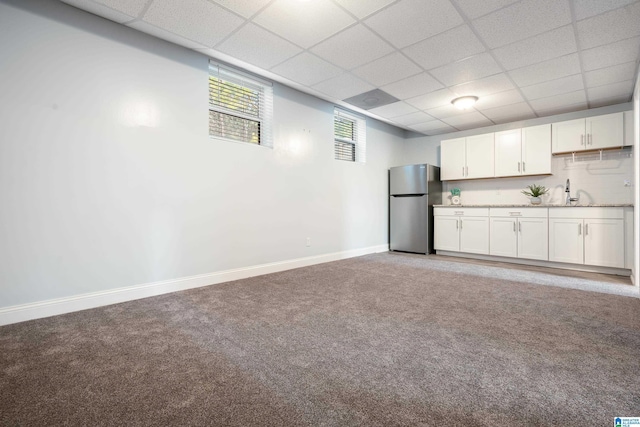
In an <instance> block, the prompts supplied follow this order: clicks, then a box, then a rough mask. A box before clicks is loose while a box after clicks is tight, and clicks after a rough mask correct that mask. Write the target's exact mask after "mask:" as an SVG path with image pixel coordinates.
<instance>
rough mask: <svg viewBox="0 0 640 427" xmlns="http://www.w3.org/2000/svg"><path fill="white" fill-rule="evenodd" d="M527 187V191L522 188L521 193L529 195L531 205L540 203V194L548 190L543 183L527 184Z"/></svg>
mask: <svg viewBox="0 0 640 427" xmlns="http://www.w3.org/2000/svg"><path fill="white" fill-rule="evenodd" d="M527 189H528V191H527V190H522V194H524V195H525V196H528V197H531V204H532V205H539V204H540V203H542V199H540V196H542V195H543V194H547V193H548V192H549V190H548V189H547V188H545V186H544V185H536V184H531V185H528V186H527Z"/></svg>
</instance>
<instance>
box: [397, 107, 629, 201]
mask: <svg viewBox="0 0 640 427" xmlns="http://www.w3.org/2000/svg"><path fill="white" fill-rule="evenodd" d="M631 108H632V104H631V103H628V104H619V105H613V106H609V107H603V108H597V109H592V110H585V111H578V112H573V113H566V114H560V115H556V116H549V117H541V118H536V119H531V120H524V121H520V122H514V123H508V124H503V125H497V126H488V127H485V128H481V129H473V130H468V131H462V132H455V133H450V134H445V135H437V136H431V137H426V136H422V137H420V136H415V135H414V136H413V137H412V138H408V139H407V141H406V144H405V152H404V160H403V162H404V163H420V162H427V163H434V164H440V142H441V141H442V140H443V139H451V138H457V137H462V136H469V135H477V134H482V133H487V132H497V131H502V130H507V129H514V128H520V127H525V126H535V125H539V124H545V123H553V122H558V121H563V120H571V119H575V118H580V117H589V116H595V115H599V114H607V113H612V112H617V111H628V110H630V109H631ZM627 131H629V132H628V133H629V134H631V133H632V131H633V130H632V126H628V128H627ZM631 138H632V136H631V135H629V139H631ZM633 151H636V152H637V150H631V149H629V148H625V149H624V150H621V151H605V152H603V160H601V159H600V158H599V155H598V154H597V153H584V154H578V155H576V156H575V158H574V157H573V156H572V155H571V154H568V155H555V156H553V159H552V162H551V172H552V175H546V176H545V175H542V176H528V177H521V178H495V179H481V180H463V181H449V182H446V183H445V184H444V185H443V190H444V193H443V200H445V203H450V201H449V199H448V198H447V197H448V195H449V193H448V191H449V190H450V189H451V188H460V190H461V199H462V202H463V203H464V204H487V203H496V204H506V203H522V204H527V203H529V199H528V198H527V197H526V196H524V195H523V194H522V193H521V191H522V190H523V189H524V188H525V187H526V186H527V185H530V184H534V183H535V184H539V185H544V186H545V187H547V188H549V189H550V190H551V191H550V192H549V194H548V195H546V196H545V197H544V199H543V202H544V203H564V199H565V197H566V194H565V192H564V189H565V183H566V180H567V179H570V180H571V195H572V197H575V196H576V195H577V196H578V197H579V198H580V203H585V204H586V203H634V188H636V187H631V186H625V181H630V182H632V180H633V179H634V164H633V162H634V161H633Z"/></svg>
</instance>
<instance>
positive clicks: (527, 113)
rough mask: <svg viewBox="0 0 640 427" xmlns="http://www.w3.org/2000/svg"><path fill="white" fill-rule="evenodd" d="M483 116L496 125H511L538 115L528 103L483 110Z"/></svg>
mask: <svg viewBox="0 0 640 427" xmlns="http://www.w3.org/2000/svg"><path fill="white" fill-rule="evenodd" d="M482 114H484V115H485V116H487V117H488V118H489V119H491V120H492V121H493V122H494V123H509V122H514V121H516V120H525V119H531V118H534V117H535V116H536V115H535V113H534V112H533V110H532V109H531V107H529V104H527V103H526V102H519V103H517V104H511V105H503V106H502V107H495V108H487V109H485V110H482Z"/></svg>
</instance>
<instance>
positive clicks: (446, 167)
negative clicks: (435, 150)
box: [440, 138, 466, 181]
mask: <svg viewBox="0 0 640 427" xmlns="http://www.w3.org/2000/svg"><path fill="white" fill-rule="evenodd" d="M465 166H466V159H465V138H458V139H448V140H444V141H442V143H441V144H440V178H441V179H442V180H443V181H447V180H451V179H464V177H465Z"/></svg>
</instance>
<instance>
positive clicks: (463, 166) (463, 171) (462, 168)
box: [462, 166, 464, 176]
mask: <svg viewBox="0 0 640 427" xmlns="http://www.w3.org/2000/svg"><path fill="white" fill-rule="evenodd" d="M462 176H464V166H463V167H462Z"/></svg>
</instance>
